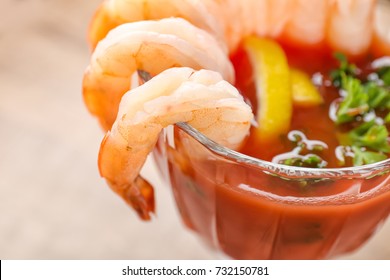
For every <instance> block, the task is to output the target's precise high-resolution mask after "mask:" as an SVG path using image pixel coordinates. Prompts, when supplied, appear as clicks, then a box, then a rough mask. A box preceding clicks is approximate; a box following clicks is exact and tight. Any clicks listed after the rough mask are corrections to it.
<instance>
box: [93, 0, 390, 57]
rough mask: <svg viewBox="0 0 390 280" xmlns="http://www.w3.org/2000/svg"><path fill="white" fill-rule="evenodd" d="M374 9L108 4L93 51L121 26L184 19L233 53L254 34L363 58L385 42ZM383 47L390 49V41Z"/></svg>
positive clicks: (218, 1) (215, 1)
mask: <svg viewBox="0 0 390 280" xmlns="http://www.w3.org/2000/svg"><path fill="white" fill-rule="evenodd" d="M375 4H376V0H313V1H305V0H242V1H236V0H202V1H196V0H182V1H179V0H166V1H157V0H107V1H106V2H104V4H102V6H100V8H99V9H98V11H97V12H96V15H95V17H94V19H93V20H92V22H91V28H90V32H89V34H90V35H89V38H90V42H91V46H92V47H93V46H94V45H96V43H97V41H98V40H100V39H101V38H103V37H104V36H105V34H106V33H107V32H108V30H110V29H111V28H113V27H114V26H116V25H119V24H122V23H125V22H133V21H137V20H142V19H156V18H159V19H160V18H164V17H182V18H185V19H186V20H188V21H189V22H191V24H193V25H195V26H197V27H199V28H202V29H204V30H205V31H207V32H209V33H210V34H212V36H214V37H215V38H216V40H218V41H219V42H222V44H224V45H226V46H227V47H228V49H229V53H233V52H234V51H235V50H236V49H237V47H238V46H239V45H240V43H241V41H242V40H243V38H245V37H246V36H248V35H254V34H255V35H257V36H261V37H264V36H265V37H271V38H275V39H286V40H288V41H289V42H293V43H297V44H299V45H303V46H326V47H328V48H330V49H332V50H336V51H342V52H344V53H345V54H347V55H351V56H358V55H362V54H364V53H365V52H367V50H368V49H369V48H371V47H372V46H373V43H375V42H377V40H375V38H379V39H382V38H383V37H375V36H373V35H375V34H378V32H376V31H377V30H376V28H377V27H376V26H375V23H374V16H375V15H376V14H377V13H378V12H377V11H375ZM373 37H374V40H373V39H372V38H373ZM382 43H384V46H385V47H387V48H390V40H389V38H387V40H385V41H384V42H383V41H381V44H382ZM384 49H386V48H384Z"/></svg>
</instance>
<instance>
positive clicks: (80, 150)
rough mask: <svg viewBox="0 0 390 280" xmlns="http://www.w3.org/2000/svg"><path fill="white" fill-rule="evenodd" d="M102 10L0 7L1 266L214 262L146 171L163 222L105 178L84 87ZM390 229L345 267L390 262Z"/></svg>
mask: <svg viewBox="0 0 390 280" xmlns="http://www.w3.org/2000/svg"><path fill="white" fill-rule="evenodd" d="M98 3H100V1H98V0H88V1H76V0H51V1H44V0H24V1H22V0H19V1H16V0H13V1H11V0H1V2H0V129H1V130H0V133H1V138H0V141H1V142H0V143H1V145H0V259H207V258H215V257H216V254H214V253H212V252H210V251H208V250H207V249H206V248H205V247H203V245H202V243H201V242H200V241H199V239H198V238H197V237H195V236H194V235H193V234H192V233H190V232H189V231H187V230H185V229H184V227H183V225H182V224H181V222H180V219H179V217H178V215H177V211H176V208H175V207H174V203H173V199H172V195H171V193H170V191H169V188H168V187H167V186H166V185H165V184H163V183H162V182H161V179H160V178H159V176H158V174H157V173H156V170H155V168H154V165H153V163H152V162H150V161H149V162H148V164H147V166H146V168H145V170H143V173H145V174H147V177H148V178H149V179H150V180H151V181H152V182H153V183H154V184H156V185H158V188H157V203H158V204H157V206H158V218H157V219H156V220H155V221H153V222H152V223H143V222H141V221H139V219H138V218H137V217H136V216H135V215H134V213H133V212H132V211H130V210H129V209H128V208H127V206H126V205H125V204H124V203H123V202H122V201H121V200H120V199H119V198H117V197H116V196H115V195H114V194H113V193H112V192H111V191H110V190H109V189H108V187H107V186H106V184H105V183H104V182H103V180H102V179H101V178H100V177H99V174H98V171H97V165H96V158H97V152H98V148H99V144H100V141H101V139H102V136H103V133H102V131H101V130H100V128H99V127H98V125H97V123H96V121H95V119H93V118H92V117H91V116H90V115H89V114H88V113H87V111H86V109H85V107H84V105H83V102H82V98H81V90H80V89H81V78H82V74H83V71H84V68H85V67H86V65H87V63H88V60H89V51H88V47H87V45H86V40H85V34H86V29H87V23H88V21H89V19H90V17H91V15H92V13H93V10H94V9H95V7H97V5H98ZM389 238H390V225H389V223H387V224H386V225H385V227H384V228H382V230H381V231H380V232H379V233H378V235H377V236H376V238H375V239H373V240H372V241H371V242H369V243H368V244H367V246H365V247H364V248H363V249H362V250H360V251H358V252H357V253H355V254H353V255H350V256H346V258H365V259H390V245H389V244H390V243H389V242H388V240H389Z"/></svg>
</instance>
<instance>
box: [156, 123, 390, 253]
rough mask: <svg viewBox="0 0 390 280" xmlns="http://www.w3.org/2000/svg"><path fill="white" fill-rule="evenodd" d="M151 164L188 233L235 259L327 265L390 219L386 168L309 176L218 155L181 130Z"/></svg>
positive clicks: (162, 144)
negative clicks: (322, 262)
mask: <svg viewBox="0 0 390 280" xmlns="http://www.w3.org/2000/svg"><path fill="white" fill-rule="evenodd" d="M157 147H158V148H157V149H156V150H155V153H154V155H155V159H156V161H157V163H158V166H159V167H160V169H161V170H162V172H163V173H164V174H168V175H169V176H168V177H167V178H168V179H169V181H170V183H171V186H172V189H173V193H174V197H175V200H176V203H177V207H178V209H179V212H180V214H181V217H182V219H183V222H184V223H185V225H186V226H187V227H189V228H190V229H192V230H194V231H195V232H196V233H197V234H199V235H200V236H201V237H202V238H203V239H204V240H205V241H206V242H207V243H208V244H209V245H210V246H212V247H213V248H216V249H218V250H221V251H223V253H224V254H226V255H227V256H229V257H231V258H234V259H329V258H333V257H335V256H338V255H340V254H344V253H347V252H350V251H352V250H355V249H356V248H358V247H359V246H361V245H362V244H363V243H364V242H365V241H366V240H367V239H368V238H369V237H370V236H371V235H372V234H373V233H375V231H376V230H377V228H378V226H380V225H381V224H382V222H383V221H384V220H385V219H386V217H387V216H388V215H389V212H390V182H389V180H390V177H389V171H390V160H386V161H383V162H380V163H376V164H372V165H366V166H364V167H355V168H343V169H310V168H297V167H287V166H283V165H278V164H273V163H270V162H266V161H262V160H258V159H255V158H251V157H248V156H246V155H243V154H240V153H237V152H235V151H232V150H229V149H226V148H224V147H221V146H220V145H218V144H216V143H214V142H212V141H211V140H209V139H208V138H206V137H205V136H204V135H202V134H200V133H198V132H197V131H196V130H195V129H193V128H192V127H190V126H188V125H186V124H179V125H178V126H177V127H176V128H175V130H174V135H173V136H172V135H170V132H168V133H165V134H164V135H162V136H161V137H160V140H159V142H158V146H157Z"/></svg>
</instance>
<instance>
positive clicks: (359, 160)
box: [352, 146, 387, 166]
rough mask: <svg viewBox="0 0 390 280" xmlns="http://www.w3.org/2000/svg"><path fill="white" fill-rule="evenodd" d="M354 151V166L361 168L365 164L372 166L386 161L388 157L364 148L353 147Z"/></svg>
mask: <svg viewBox="0 0 390 280" xmlns="http://www.w3.org/2000/svg"><path fill="white" fill-rule="evenodd" d="M352 151H353V152H354V154H355V156H354V158H353V165H354V166H361V165H364V164H371V163H375V162H378V161H382V160H385V159H386V158H387V156H386V155H385V154H382V153H380V152H372V151H367V150H365V149H364V148H360V147H356V146H352Z"/></svg>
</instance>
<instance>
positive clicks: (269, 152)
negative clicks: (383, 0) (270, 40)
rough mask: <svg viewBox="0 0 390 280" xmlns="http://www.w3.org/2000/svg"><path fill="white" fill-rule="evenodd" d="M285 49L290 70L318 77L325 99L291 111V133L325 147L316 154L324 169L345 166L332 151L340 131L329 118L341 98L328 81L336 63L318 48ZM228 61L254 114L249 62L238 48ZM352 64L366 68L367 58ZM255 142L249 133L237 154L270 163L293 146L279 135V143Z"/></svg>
mask: <svg viewBox="0 0 390 280" xmlns="http://www.w3.org/2000/svg"><path fill="white" fill-rule="evenodd" d="M284 50H285V52H286V55H287V59H288V63H289V65H290V66H291V67H294V68H297V69H300V70H302V71H304V72H306V73H307V74H308V75H309V76H313V75H317V77H321V78H322V80H323V82H322V84H321V85H317V88H318V90H319V92H320V94H321V95H322V97H323V99H324V104H322V105H319V106H313V107H295V108H294V109H293V116H292V120H291V124H290V130H291V131H292V130H299V131H301V132H303V133H304V134H305V135H306V137H307V138H308V139H312V140H319V141H322V142H324V143H326V144H327V146H328V149H325V150H324V151H323V152H322V153H320V154H319V155H320V156H321V158H323V159H324V160H325V161H326V162H327V163H328V164H327V166H326V167H329V168H334V167H345V166H340V164H339V162H338V160H337V158H336V157H335V149H336V147H337V146H339V145H340V142H339V140H338V138H337V133H338V132H340V128H339V127H337V126H336V125H335V123H334V121H332V120H331V119H330V117H329V107H330V105H331V103H332V102H333V101H334V100H335V99H336V98H338V97H340V96H339V93H338V89H337V88H335V87H334V86H333V85H332V83H331V80H330V78H329V74H330V72H331V71H332V70H333V69H337V68H338V62H337V60H336V59H335V58H333V56H332V55H331V54H330V53H329V52H327V51H325V50H321V49H317V50H308V49H302V48H300V49H297V48H293V47H288V46H284ZM231 61H232V62H233V65H234V66H235V69H236V85H235V86H236V87H237V88H238V90H239V91H240V92H241V93H242V95H243V96H244V97H246V98H247V99H248V100H249V102H250V104H251V105H252V107H253V108H254V110H253V111H254V112H256V107H257V102H256V90H255V86H254V82H253V73H252V70H251V66H250V62H249V59H248V57H247V55H246V53H245V52H244V51H243V50H242V49H239V50H238V51H237V52H236V53H235V54H234V55H233V56H232V57H231ZM355 63H356V64H358V65H359V67H361V68H363V69H366V68H367V67H368V66H367V65H369V64H368V63H367V58H360V60H359V61H355ZM255 129H256V128H255V127H252V132H253V130H255ZM257 141H258V140H257V139H256V137H255V133H251V134H250V137H249V139H248V141H247V143H246V144H245V146H244V147H242V149H241V151H240V152H242V153H244V154H247V155H250V156H253V157H256V158H259V159H263V160H267V161H272V158H273V157H274V156H276V155H278V154H282V153H286V152H289V151H291V150H292V149H293V148H294V147H295V146H296V145H295V144H294V143H292V142H291V141H289V140H288V139H287V135H281V137H280V139H279V142H278V143H274V142H272V143H265V145H264V144H263V145H259V144H258V143H257Z"/></svg>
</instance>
